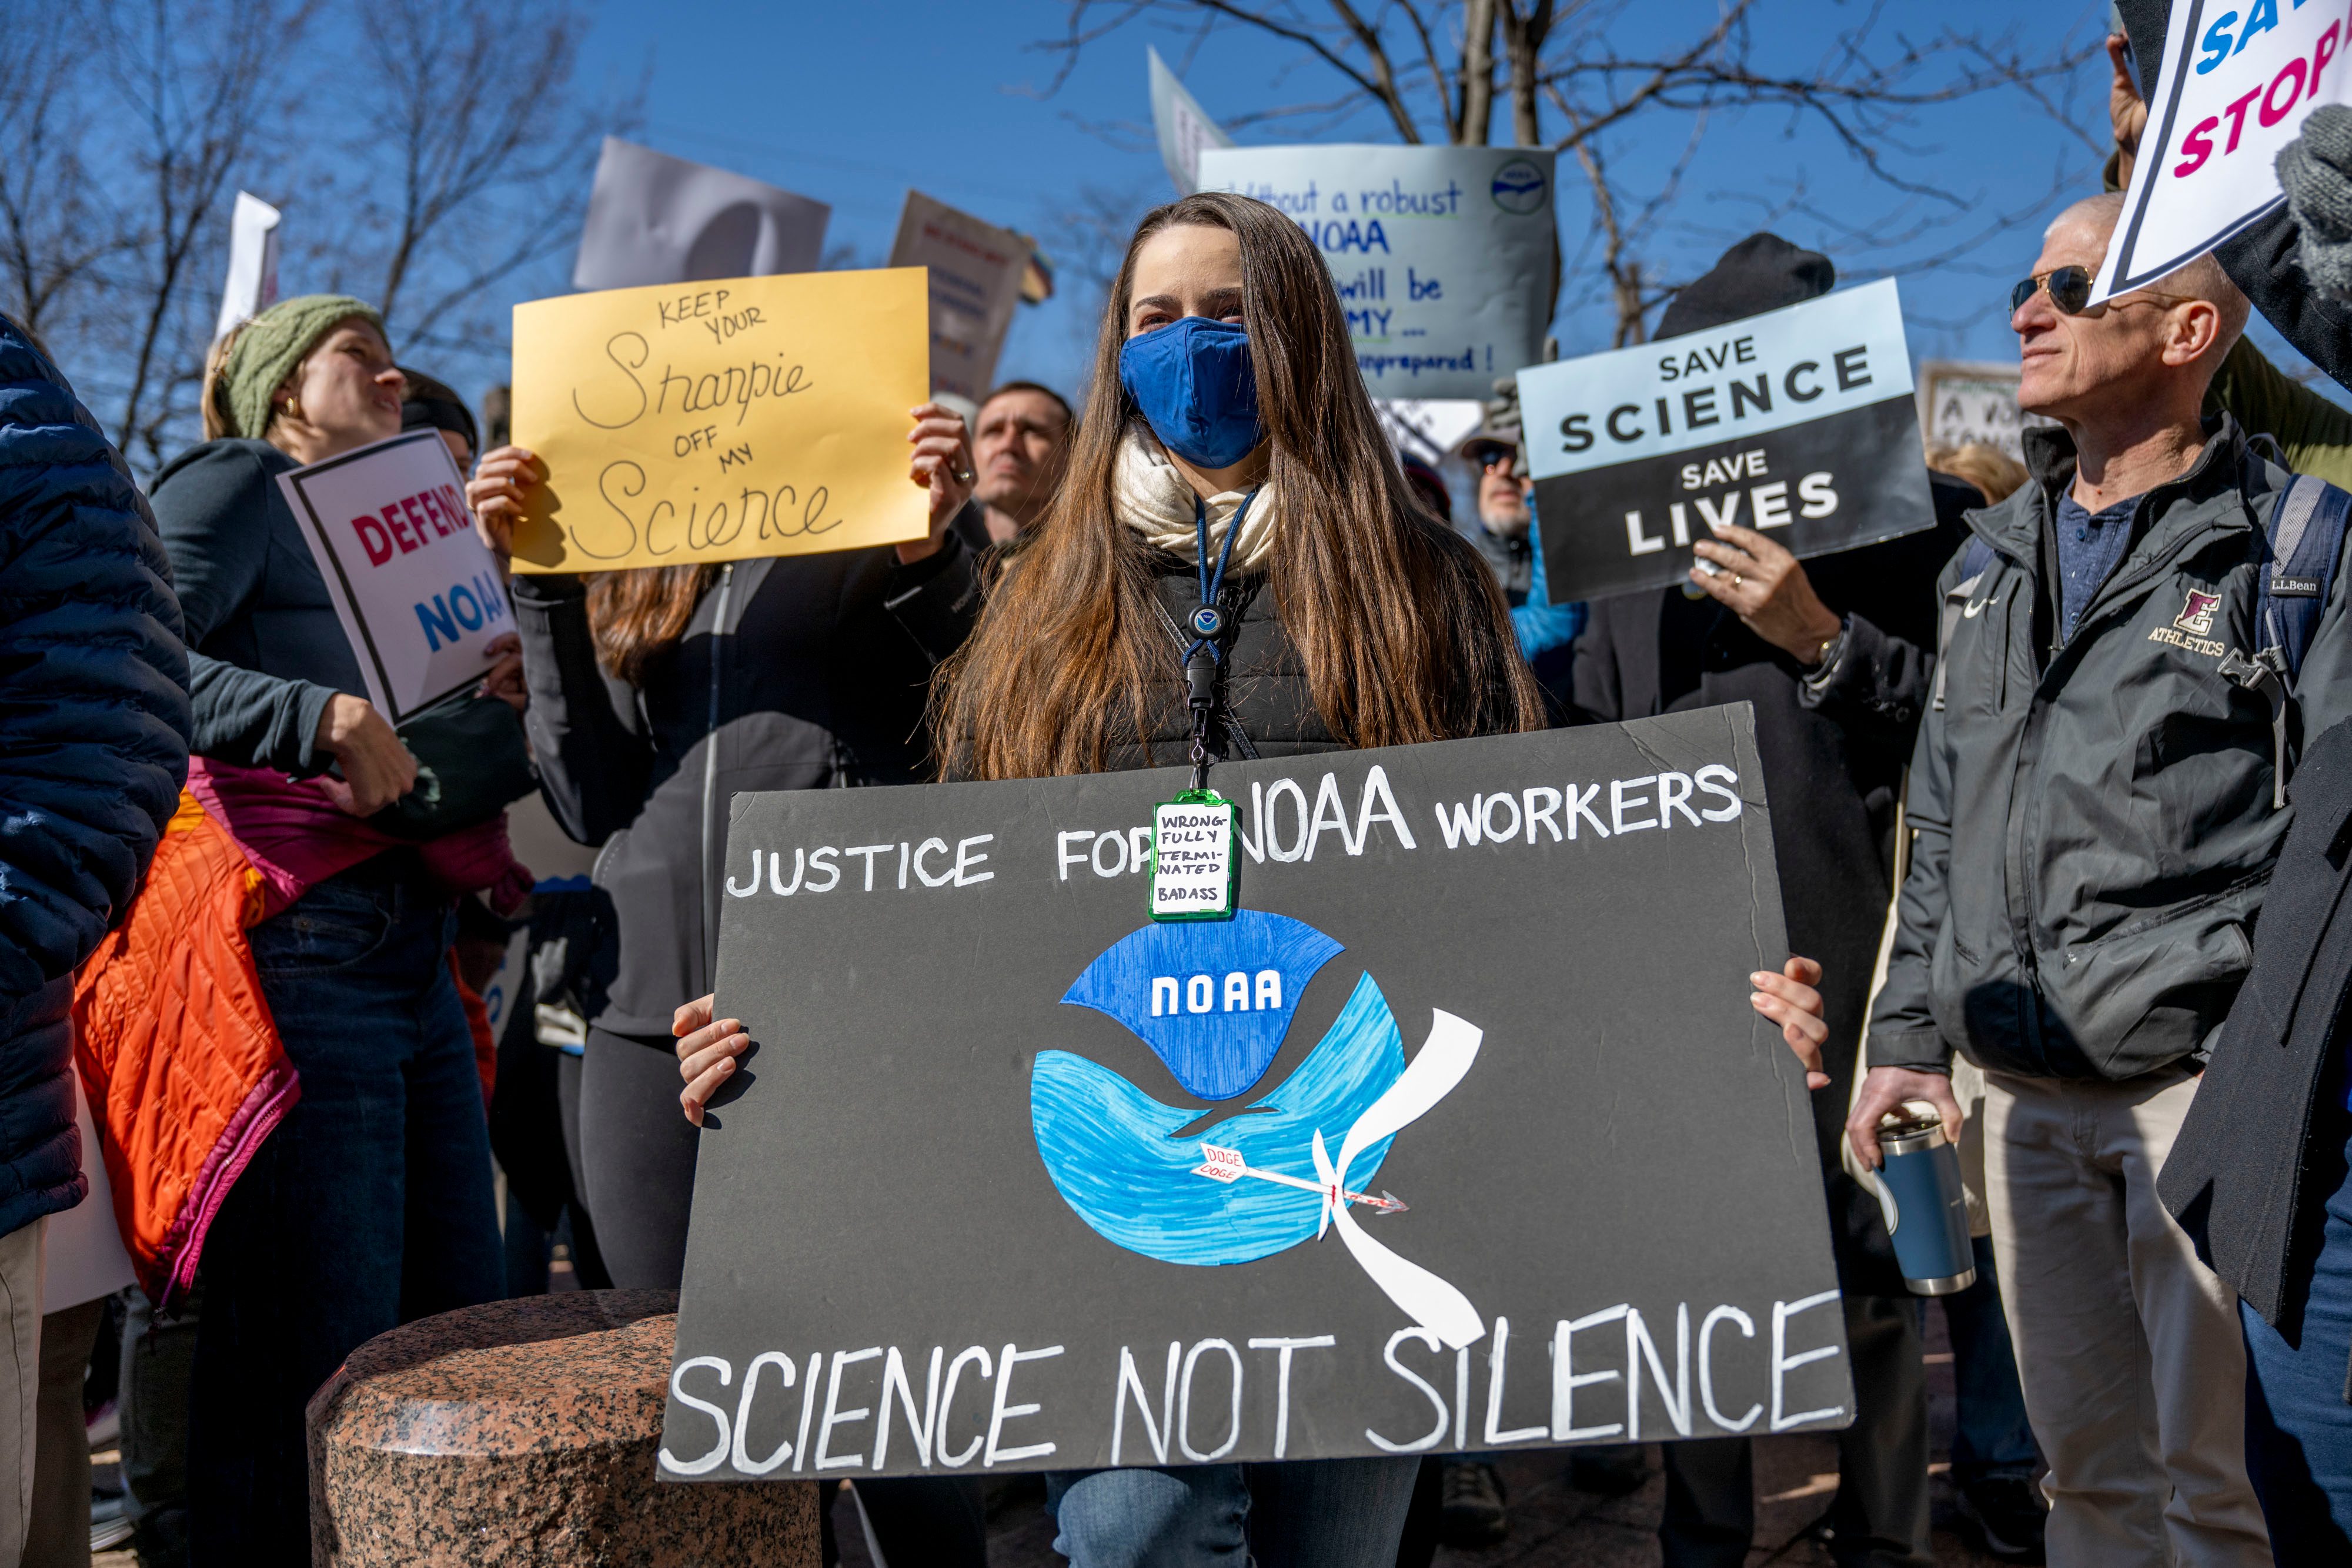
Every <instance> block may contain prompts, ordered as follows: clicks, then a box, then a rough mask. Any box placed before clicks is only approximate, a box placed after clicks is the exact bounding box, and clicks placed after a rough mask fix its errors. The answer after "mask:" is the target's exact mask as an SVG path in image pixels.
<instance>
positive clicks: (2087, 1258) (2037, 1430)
mask: <svg viewBox="0 0 2352 1568" xmlns="http://www.w3.org/2000/svg"><path fill="white" fill-rule="evenodd" d="M2121 205H2122V201H2121V198H2120V197H2117V196H2115V195H2112V194H2110V195H2104V196H2095V197H2093V198H2091V199H2089V200H2087V201H2084V202H2082V203H2079V204H2076V205H2075V206H2074V207H2072V208H2070V209H2068V211H2067V212H2066V213H2064V214H2062V215H2061V216H2060V218H2059V220H2058V222H2057V223H2055V224H2053V225H2052V226H2051V229H2050V231H2049V234H2048V235H2047V236H2046V237H2045V239H2044V241H2043V245H2042V255H2041V256H2040V258H2039V259H2038V260H2036V261H2035V262H2034V263H2033V267H2032V277H2031V278H2030V279H2029V280H2028V281H2026V282H2024V283H2021V285H2020V287H2019V294H2020V296H2021V302H2020V303H2019V304H2018V305H2017V308H2016V309H2015V311H2014V313H2013V315H2012V316H2011V327H2012V328H2013V329H2015V330H2016V332H2017V334H2018V337H2019V340H2020V345H2021V354H2022V359H2023V374H2022V380H2021V383H2020V391H2019V402H2020V404H2021V406H2022V407H2024V408H2025V409H2027V410H2028V411H2030V412H2032V413H2046V414H2049V415H2051V416H2052V417H2053V418H2055V419H2056V420H2058V421H2059V422H2060V423H2061V424H2062V425H2063V431H2056V432H2053V431H2031V432H2028V433H2027V434H2026V436H2025V444H2026V456H2027V460H2028V466H2029V467H2030V468H2032V471H2033V476H2034V478H2033V482H2032V483H2031V484H2028V485H2026V486H2023V487H2022V488H2021V489H2019V490H2018V491H2017V492H2016V494H2014V495H2013V496H2011V497H2010V498H2009V499H2008V500H2007V501H2006V502H2004V503H2002V504H2001V505H2000V506H1999V507H1993V508H1990V509H1989V510H1987V511H1984V512H1980V513H1978V514H1975V515H1974V516H1972V517H1971V518H1970V519H1969V521H1970V525H1971V527H1972V528H1974V529H1975V531H1976V533H1977V535H1978V538H1980V539H1981V540H1982V541H1983V542H1984V545H1985V547H1986V549H1985V550H1984V551H1983V552H1982V554H1981V555H1980V557H1979V560H1978V562H1976V563H1973V564H1972V563H1971V562H1970V561H1969V559H1967V558H1965V557H1964V558H1962V559H1958V560H1955V561H1954V562H1953V563H1952V564H1951V565H1950V566H1949V567H1948V568H1947V569H1946V570H1945V573H1944V576H1943V579H1942V587H1943V588H1944V590H1945V592H1946V594H1947V596H1948V603H1950V605H1951V606H1952V609H1953V611H1954V613H1952V614H1950V615H1949V616H1948V621H1947V624H1948V625H1949V626H1950V627H1951V629H1952V631H1951V635H1950V638H1949V641H1948V645H1947V646H1946V647H1945V649H1944V651H1943V659H1942V664H1941V668H1940V672H1939V674H1938V679H1939V681H1940V682H1942V685H1943V690H1942V700H1941V702H1940V703H1939V704H1937V705H1935V706H1934V707H1933V710H1932V711H1931V712H1930V713H1929V714H1928V716H1927V721H1926V724H1925V726H1924V727H1923V729H1922V732H1921V735H1920V738H1919V747H1918V751H1917V755H1916V758H1915V759H1914V761H1913V763H1912V769H1911V793H1910V811H1911V816H1910V821H1911V824H1912V827H1913V828H1914V830H1915V831H1916V853H1915V856H1914V859H1913V862H1912V869H1911V873H1910V876H1909V878H1908V879H1907V880H1906V883H1905V884H1904V889H1903V894H1902V900H1901V907H1900V915H1899V922H1898V929H1897V934H1896V938H1895V947H1894V955H1893V958H1892V960H1891V963H1890V966H1889V969H1888V974H1887V980H1886V984H1885V988H1884V990H1883V991H1882V992H1881V993H1880V996H1879V998H1878V1002H1877V1005H1876V1008H1875V1009H1874V1012H1873V1014H1872V1018H1871V1027H1870V1045H1869V1050H1870V1061H1871V1071H1870V1075H1869V1078H1868V1081H1867V1082H1865V1084H1864V1089H1863V1092H1862V1095H1861V1097H1860V1099H1859V1101H1858V1102H1857V1103H1856V1105H1855V1108H1854V1113H1853V1116H1852V1117H1851V1118H1850V1119H1849V1121H1848V1124H1847V1131H1848V1134H1849V1136H1850V1137H1851V1138H1852V1140H1853V1143H1854V1145H1856V1148H1857V1151H1858V1152H1860V1153H1862V1154H1863V1155H1864V1157H1865V1158H1869V1159H1873V1160H1875V1158H1876V1156H1877V1148H1876V1142H1875V1138H1874V1129H1875V1128H1876V1126H1877V1124H1878V1120H1879V1117H1880V1115H1881V1113H1884V1112H1885V1111H1887V1110H1889V1109H1890V1108H1892V1107H1893V1106H1895V1104H1897V1103H1901V1102H1903V1101H1906V1100H1912V1099H1924V1100H1928V1101H1930V1102H1932V1103H1935V1104H1937V1106H1938V1107H1939V1109H1941V1111H1942V1112H1943V1114H1944V1117H1945V1119H1946V1121H1947V1122H1948V1123H1949V1124H1954V1125H1957V1124H1958V1111H1957V1108H1956V1107H1955V1106H1954V1104H1953V1103H1952V1099H1951V1093H1950V1088H1949V1084H1948V1081H1947V1079H1946V1078H1945V1077H1944V1075H1943V1074H1944V1072H1945V1071H1946V1069H1947V1067H1948V1063H1949V1061H1950V1053H1951V1051H1952V1050H1953V1049H1954V1048H1955V1047H1958V1049H1959V1050H1961V1051H1965V1052H1966V1053H1967V1054H1968V1056H1969V1060H1970V1061H1974V1062H1975V1063H1977V1065H1979V1067H1982V1068H1984V1069H1985V1070H1986V1077H1987V1092H1986V1098H1985V1116H1986V1125H1985V1129H1984V1146H1985V1165H1986V1186H1987V1191H1986V1195H1985V1196H1986V1199H1987V1203H1988V1205H1989V1207H1990V1210H1991V1220H1992V1229H1993V1244H1994V1248H1995V1250H1996V1251H1997V1252H1998V1253H1999V1255H2000V1270H2001V1274H2000V1283H2001V1293H2002V1299H2003V1301H2004V1303H2005V1304H2006V1306H2007V1308H2008V1313H2009V1321H2010V1326H2011V1333H2012V1334H2013V1336H2014V1338H2015V1342H2016V1345H2017V1358H2018V1365H2019V1369H2020V1371H2021V1374H2022V1376H2023V1382H2024V1386H2025V1396H2026V1409H2027V1413H2028V1415H2029V1416H2030V1417H2031V1418H2032V1424H2033V1431H2034V1436H2035V1437H2036V1438H2037V1439H2039V1441H2040V1443H2041V1447H2042V1453H2043V1456H2044V1457H2045V1458H2047V1459H2048V1461H2049V1463H2050V1467H2051V1468H2050V1473H2049V1475H2048V1477H2047V1478H2046V1479H2045V1480H2044V1482H2043V1488H2044V1490H2045V1491H2046V1492H2047V1493H2048V1494H2049V1496H2050V1499H2051V1502H2052V1511H2051V1518H2050V1527H2049V1544H2050V1554H2051V1561H2052V1562H2053V1563H2059V1564H2065V1563H2106V1562H2124V1561H2131V1562H2166V1561H2173V1562H2183V1563H2200V1564H2206V1563H2211V1564H2226V1563H2245V1564H2248V1565H2249V1568H2252V1565H2253V1564H2258V1563H2269V1562H2270V1561H2271V1552H2270V1548H2269V1544H2268V1540H2267V1537H2266V1535H2265V1533H2264V1531H2263V1521H2262V1516H2261V1513H2260V1511H2259V1510H2258V1509H2257V1507H2256V1505H2255V1501H2254V1497H2253V1494H2252V1490H2250V1489H2249V1487H2248V1485H2247V1482H2246V1471H2245V1461H2244V1453H2243V1445H2244V1427H2243V1417H2242V1403H2241V1388H2242V1378H2243V1373H2244V1355H2243V1352H2242V1346H2241V1343H2240V1338H2239V1329H2238V1323H2237V1317H2236V1310H2235V1306H2234V1304H2233V1303H2232V1301H2231V1298H2230V1291H2229V1290H2228V1288H2227V1287H2226V1286H2225V1285H2223V1284H2222V1283H2221V1281H2219V1280H2217V1279H2215V1278H2214V1276H2213V1274H2212V1273H2211V1271H2210V1270H2207V1269H2206V1268H2205V1267H2204V1265H2203V1264H2201V1263H2200V1262H2199V1261H2198V1260H2197V1258H2196V1255H2195V1252H2194V1249H2192V1248H2191V1246H2190V1244H2189V1239H2188V1238H2187V1237H2186V1236H2184V1235H2183V1234H2182V1233H2181V1231H2180V1229H2179V1227H2178V1226H2177V1225H2175V1224H2174V1223H2173V1222H2172V1220H2171V1219H2170V1218H2169V1217H2168V1216H2167V1215H2166V1214H2165V1212H2164V1210H2163V1208H2162V1206H2161V1205H2160V1204H2159V1203H2158V1198H2157V1193H2156V1181H2155V1177H2156V1172H2157V1169H2158V1167H2159V1166H2161V1165H2162V1163H2163V1161H2164V1158H2165V1156H2166V1154H2167V1152H2168V1150H2169V1149H2170V1147H2171V1146H2172V1143H2173V1140H2174V1138H2175V1136H2176V1135H2177V1134H2178V1132H2179V1127H2180V1125H2181V1121H2182V1118H2183V1117H2184V1115H2185V1114H2186V1113H2187V1111H2188V1108H2189V1102H2190V1100H2191V1098H2192V1097H2193V1096H2194V1094H2195V1093H2196V1090H2197V1073H2198V1071H2199V1069H2200V1064H2201V1060H2202V1057H2203V1054H2204V1052H2205V1051H2207V1050H2208V1049H2209V1047H2210V1043H2211V1041H2212V1040H2213V1037H2214V1035H2215V1032H2216V1031H2217V1030H2218V1029H2219V1028H2220V1026H2221V1020H2222V1018H2223V1016H2224V1015H2225V1014H2226V1013H2227V1011H2228V1010H2229V1008H2230V1004H2231V998H2233V997H2234V996H2235V995H2236V994H2237V990H2238V988H2239V985H2240V983H2241V982H2242V980H2243V979H2244V977H2245V974H2246V967H2247V962H2248V956H2249V942H2248V935H2249V933H2250V931H2251V930H2252V925H2253V923H2254V919H2255V916H2256V915H2257V913H2258V912H2259V910H2260V908H2261V906H2262V903H2263V892H2264V884H2265V883H2266V881H2267V879H2268V877H2269V875H2270V872H2271V867H2272V863H2273V861H2274V860H2275V858H2276V856H2277V853H2278V849H2279V843H2280V841H2281V839H2282V838H2283V837H2284V834H2285V831H2286V828H2287V823H2288V821H2289V814H2288V813H2287V812H2285V811H2284V810H2278V809H2276V808H2275V806H2274V805H2273V789H2274V786H2275V784H2276V782H2277V780H2276V779H2275V776H2274V775H2275V769H2274V767H2273V745H2274V734H2273V723H2272V718H2273V709H2272V706H2271V704H2270V702H2269V701H2268V700H2266V698H2265V697H2264V696H2263V695H2261V694H2260V693H2259V692H2257V691H2255V690H2252V689H2249V688H2248V687H2247V686H2246V685H2244V684H2243V683H2244V680H2245V679H2246V678H2249V676H2250V675H2252V674H2259V672H2258V671H2255V670H2254V669H2253V666H2252V664H2250V663H2249V660H2250V656H2251V655H2252V654H2253V653H2257V652H2259V651H2261V650H2262V649H2263V646H2264V644H2265V643H2266V641H2267V635H2266V633H2265V632H2264V631H2263V628H2262V627H2261V626H2259V625H2258V623H2257V618H2256V615H2255V607H2256V600H2257V595H2258V591H2259V588H2260V580H2261V576H2262V573H2263V569H2264V565H2265V562H2266V559H2267V557H2268V554H2269V549H2268V545H2267V543H2266V540H2265V532H2264V530H2265V528H2266V527H2267V526H2268V524H2269V523H2270V520H2271V516H2272V513H2273V509H2274V503H2275V501H2276V498H2277V496H2278V493H2279V492H2280V491H2281V490H2282V489H2283V488H2284V486H2285V485H2286V484H2287V482H2288V480H2289V477H2290V476H2288V475H2287V474H2285V473H2284V471H2282V470H2280V469H2278V468H2277V467H2275V466H2273V465H2271V464H2269V463H2267V462H2265V461H2263V459H2262V458H2261V457H2260V456H2258V455H2255V454H2254V453H2253V452H2252V451H2251V450H2250V449H2249V448H2248V447H2247V445H2246V442H2245V438H2244V436H2243V434H2242V433H2241V431H2240V430H2239V428H2238V426H2237V424H2236V423H2235V422H2234V421H2233V420H2231V418H2230V417H2229V416H2228V415H2227V414H2221V415H2217V416H2215V417H2214V418H2213V419H2211V420H2210V422H2209V421H2203V420H2200V416H2199V409H2200V404H2201V402H2202V400H2203V397H2204V395H2205V391H2206V385H2207V382H2209V381H2210V379H2211V376H2212V374H2213V371H2214V369H2215V367H2216V366H2218V365H2219V364H2220V363H2221V359H2222V357H2223V355H2225V354H2226V353H2227V352H2228V351H2229V349H2230V347H2231V343H2232V342H2234V341H2235V340H2236V338H2237V336H2238V334H2239V333H2240V332H2241V331H2242V329H2243V328H2244V324H2245V320H2246V314H2247V307H2246V302H2245V299H2244V298H2243V296H2242V295H2240V294H2239V293H2238V291H2237V290H2236V288H2234V287H2232V286H2231V283H2230V281H2229V279H2228V278H2227V277H2224V276H2223V275H2222V274H2221V269H2220V268H2219V267H2218V266H2217V265H2215V264H2214V263H2213V262H2212V261H2211V259H2210V258H2201V259H2200V260H2199V261H2197V262H2194V263H2191V264H2190V265H2189V267H2184V268H2182V269H2181V270H2180V271H2179V272H2178V273H2175V274H2174V275H2173V276H2171V277H2168V278H2164V279H2162V280H2160V281H2159V282H2158V284H2156V285H2155V286H2154V287H2150V288H2147V289H2142V290H2135V291H2133V292H2131V293H2128V294H2126V295H2125V296H2123V297H2122V298H2118V299H2116V300H2115V301H2112V302H2110V303H2109V304H2107V305H2105V306H2103V307H2098V308H2092V309H2084V308H2082V306H2081V301H2082V293H2081V290H2080V288H2079V284H2080V282H2081V275H2080V273H2078V272H2070V271H2068V270H2066V269H2069V268H2077V269H2087V270H2088V271H2089V272H2090V273H2092V274H2094V275H2095V273H2096V271H2097V268H2098V267H2099V264H2100V261H2101V259H2102V257H2103V256H2104V255H2105V249H2106V245H2107V241H2108V238H2109V236H2110V235H2111V234H2112V232H2113V228H2114V225H2115V222H2116V214H2117V212H2118V211H2119V210H2120V208H2121ZM2070 306H2071V307H2072V308H2068V307H2070ZM1979 566H1981V570H1979ZM1964 576H1965V577H1966V580H1965V581H1963V577H1964ZM2343 598H2344V582H2343V578H2342V575H2341V573H2340V572H2339V573H2338V574H2337V576H2336V582H2335V587H2334V590H2333V592H2332V593H2331V595H2330V601H2329V602H2328V603H2327V604H2326V606H2325V608H2324V612H2323V614H2322V615H2321V617H2320V619H2319V621H2318V623H2317V629H2316V631H2315V633H2314V635H2313V637H2312V640H2311V642H2310V645H2309V648H2308V650H2307V651H2306V652H2305V653H2304V654H2303V657H2302V664H2301V671H2300V675H2299V678H2298V679H2297V680H2296V682H2295V686H2294V691H2295V697H2294V709H2295V710H2297V711H2296V712H2294V713H2293V714H2291V715H2290V716H2291V717H2293V718H2294V719H2296V720H2297V721H2298V722H2297V723H2296V724H2291V725H2290V726H2289V727H2288V730H2287V738H2288V739H2289V740H2292V739H2293V738H2294V735H2295V733H2296V731H2297V729H2298V727H2299V730H2300V733H2302V734H2313V735H2315V734H2317V733H2318V732H2319V731H2320V730H2322V729H2324V728H2326V727H2328V726H2329V725H2331V724H2333V723H2334V722H2335V721H2336V719H2337V718H2340V717H2342V716H2344V715H2345V713H2346V712H2347V703H2352V638H2347V636H2346V634H2345V630H2344V615H2345V610H2344V604H2343ZM2289 756H2290V759H2291V758H2292V748H2291V747H2290V751H2289Z"/></svg>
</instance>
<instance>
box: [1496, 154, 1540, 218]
mask: <svg viewBox="0 0 2352 1568" xmlns="http://www.w3.org/2000/svg"><path fill="white" fill-rule="evenodd" d="M1490 189H1491V190H1492V192H1493V194H1494V197H1495V204H1496V206H1498V207H1500V208H1502V209H1503V210H1504V211H1505V212H1507V213H1509V214H1512V215H1513V216H1515V217H1522V218H1523V217H1526V216H1527V215H1528V214H1530V213H1536V212H1540V211H1542V209H1543V204H1544V191H1545V185H1544V172H1543V171H1542V170H1541V169H1539V168H1538V167H1536V165H1535V164H1534V163H1533V162H1530V161H1528V159H1525V158H1514V159H1512V160H1511V161H1510V162H1507V163H1506V164H1504V165H1503V166H1502V167H1501V168H1499V169H1497V170H1496V171H1495V183H1494V184H1493V185H1492V186H1491V187H1490Z"/></svg>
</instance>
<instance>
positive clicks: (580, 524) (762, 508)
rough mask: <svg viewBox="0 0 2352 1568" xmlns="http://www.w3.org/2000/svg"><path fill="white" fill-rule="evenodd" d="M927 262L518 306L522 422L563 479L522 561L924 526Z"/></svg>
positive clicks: (594, 558)
mask: <svg viewBox="0 0 2352 1568" xmlns="http://www.w3.org/2000/svg"><path fill="white" fill-rule="evenodd" d="M928 320H929V305H928V300H927V298H926V287H925V279H924V275H923V269H922V268H920V267H894V268H887V269H885V270H881V271H873V272H809V273H793V274H788V275H785V276H782V277H739V278H730V279H727V280H725V281H713V282H709V283H696V284H687V285H677V286H670V287H653V288H615V289H610V290H607V291H605V292H603V293H597V294H576V295H572V296H571V297H569V298H559V299H535V300H532V301H530V303H528V304H523V305H518V306H516V307H515V314H514V440H515V444H517V445H520V446H524V447H528V448H530V450H531V451H532V452H535V453H537V454H538V455H539V457H540V459H541V461H542V462H543V463H545V464H546V465H547V482H546V483H545V484H544V485H542V486H539V487H538V489H537V490H536V491H535V492H534V495H535V497H536V502H537V504H536V505H535V507H534V508H533V510H532V512H531V514H530V516H529V517H527V518H526V519H525V520H524V522H523V523H522V524H521V525H520V526H519V527H518V528H516V530H515V538H514V569H515V570H517V571H533V572H538V571H604V570H613V569H616V568H621V567H640V566H673V565H677V564H678V563H681V562H686V561H705V560H745V559H751V558H752V557H755V556H771V555H806V554H813V553H814V552H817V551H820V550H838V549H861V548H864V547H866V546H871V545H881V544H893V543H897V542H898V541H900V540H904V539H916V538H922V537H923V535H924V532H925V531H926V529H927V528H929V518H928V515H927V513H928V507H927V503H926V501H925V496H924V492H923V491H922V490H921V489H920V488H919V487H918V486H914V485H912V484H909V483H908V478H907V454H908V448H907V431H908V427H909V424H910V423H911V422H910V421H909V420H908V410H909V409H911V408H913V407H914V406H915V405H916V404H918V403H919V402H923V401H925V400H926V399H927V398H928V397H929V395H930V390H929V389H930V383H929V370H928V366H929V358H930V353H929V327H928Z"/></svg>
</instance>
